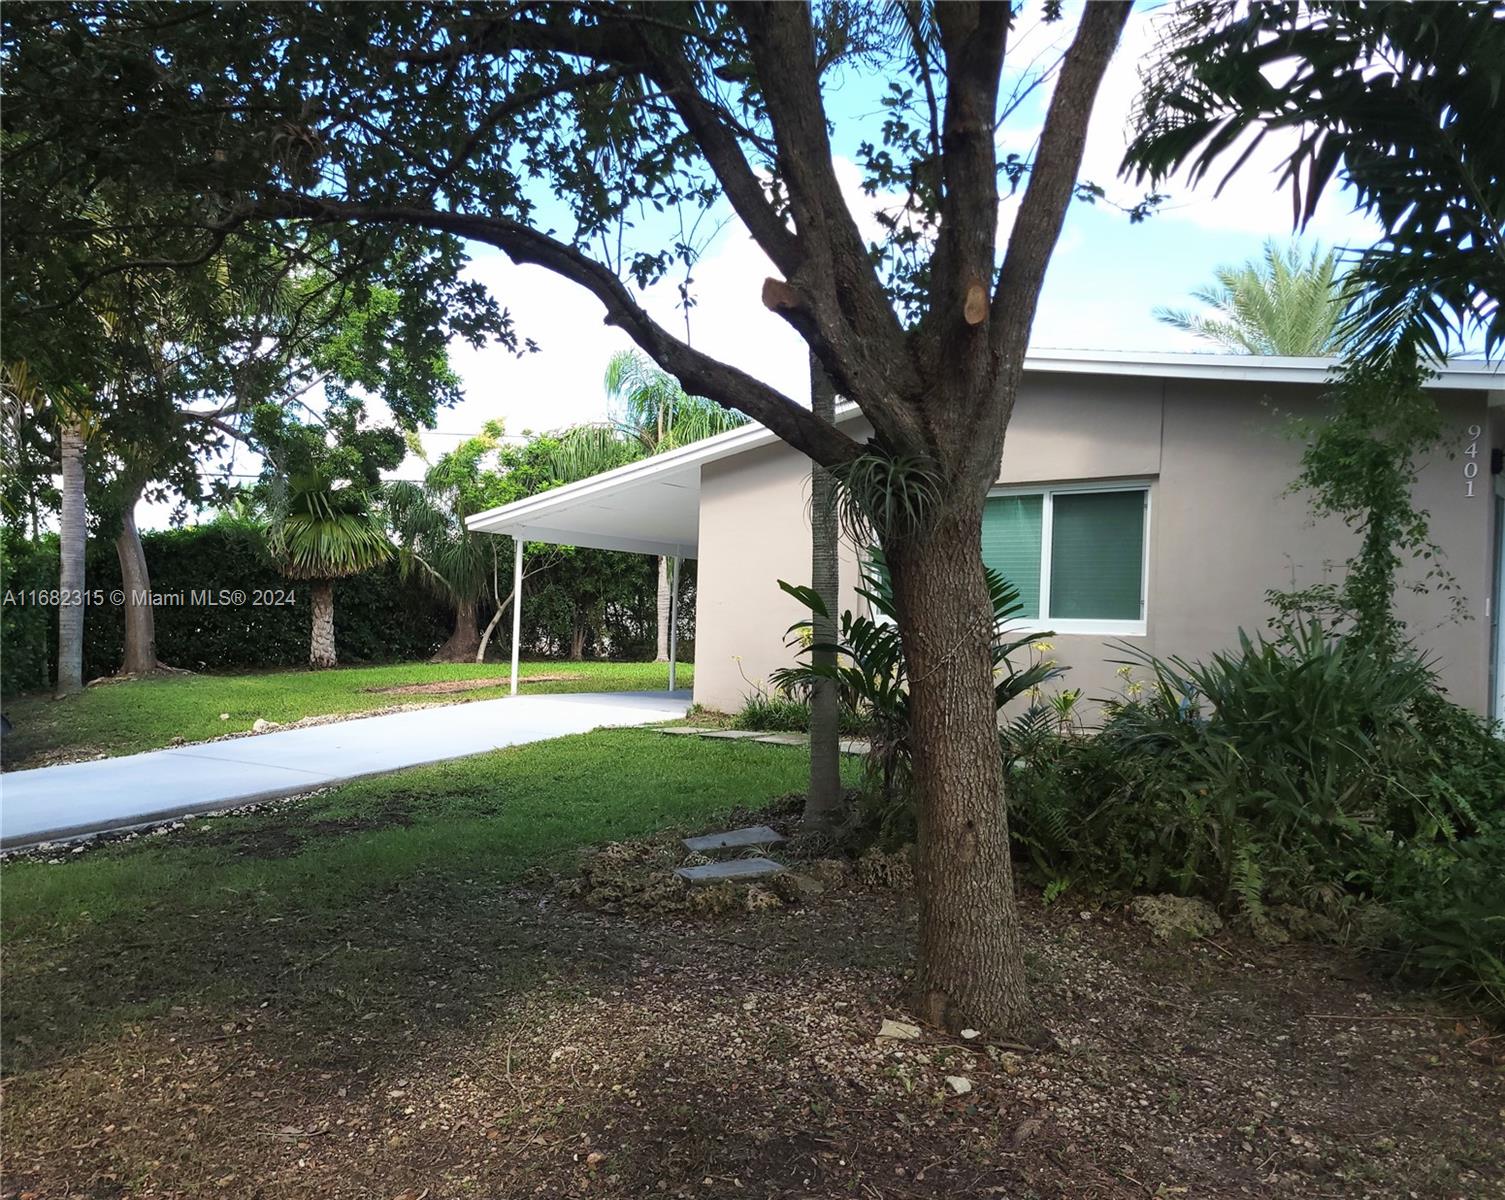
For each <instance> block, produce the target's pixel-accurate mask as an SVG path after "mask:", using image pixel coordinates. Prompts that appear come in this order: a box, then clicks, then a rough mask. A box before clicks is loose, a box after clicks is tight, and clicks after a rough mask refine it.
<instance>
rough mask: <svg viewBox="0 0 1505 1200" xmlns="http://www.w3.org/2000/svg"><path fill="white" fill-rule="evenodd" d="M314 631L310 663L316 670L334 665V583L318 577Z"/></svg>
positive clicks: (310, 641)
mask: <svg viewBox="0 0 1505 1200" xmlns="http://www.w3.org/2000/svg"><path fill="white" fill-rule="evenodd" d="M312 599H313V631H312V634H311V635H310V637H309V641H308V665H309V666H310V667H313V668H314V669H315V670H320V669H322V668H324V667H332V666H334V665H335V663H336V659H335V655H334V584H333V583H332V582H331V581H330V580H328V579H317V580H315V581H314V584H313V595H312Z"/></svg>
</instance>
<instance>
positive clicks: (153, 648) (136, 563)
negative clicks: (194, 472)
mask: <svg viewBox="0 0 1505 1200" xmlns="http://www.w3.org/2000/svg"><path fill="white" fill-rule="evenodd" d="M141 491H142V488H141V485H139V484H137V485H135V486H133V487H131V488H130V489H129V490H128V491H127V492H126V494H125V495H124V496H123V497H122V498H121V510H120V532H119V533H118V534H116V535H115V556H116V558H118V559H119V560H120V585H121V590H122V591H123V592H124V593H125V653H124V656H123V657H122V659H121V663H120V670H121V673H122V674H124V675H150V674H152V673H153V672H154V671H157V670H159V669H160V668H161V665H162V664H161V663H159V662H158V661H157V614H156V610H155V609H154V608H153V607H152V601H151V587H152V581H151V575H150V574H148V572H147V569H146V551H145V550H144V549H143V548H142V545H141V533H140V531H139V530H138V529H137V528H136V504H137V502H138V501H140V499H141Z"/></svg>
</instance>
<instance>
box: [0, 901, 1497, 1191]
mask: <svg viewBox="0 0 1505 1200" xmlns="http://www.w3.org/2000/svg"><path fill="white" fill-rule="evenodd" d="M385 911H386V912H387V914H388V917H387V920H386V922H385V923H384V924H383V927H382V928H381V929H379V930H375V929H374V930H373V931H372V933H371V938H372V942H371V944H369V945H368V944H362V943H355V944H351V943H350V942H349V941H346V940H344V939H343V938H341V939H338V940H335V939H332V940H331V941H330V944H329V945H328V947H327V949H326V950H325V951H321V952H320V953H319V954H317V955H313V954H310V955H308V956H307V957H306V958H302V957H300V959H299V960H298V961H295V962H292V963H288V962H285V961H283V957H282V956H279V955H277V954H276V953H273V952H270V951H269V950H268V949H267V947H269V946H273V945H274V944H275V943H274V941H273V942H269V941H267V938H268V936H269V935H268V934H267V933H266V931H265V929H264V928H261V927H260V926H259V924H254V923H248V924H247V926H246V928H247V930H248V931H250V930H253V929H254V930H255V931H256V932H255V934H254V935H253V936H254V940H252V941H250V942H249V943H240V944H237V945H236V946H235V947H234V950H233V953H234V954H235V956H236V961H237V962H238V963H244V961H245V959H246V957H247V955H248V954H250V955H262V954H266V955H267V957H268V960H269V962H268V965H267V966H266V968H265V979H264V981H263V984H262V987H261V994H260V996H259V997H258V1001H257V1002H253V1003H246V1004H242V1005H238V1006H236V1007H234V1008H226V1007H224V1006H222V1005H218V1004H216V1003H215V1002H214V1000H213V999H212V994H208V993H206V994H205V995H204V996H203V998H202V999H200V1000H198V1001H197V1002H192V1003H188V1002H185V1003H182V1004H180V1005H178V1006H176V1007H171V1008H161V1009H159V1010H158V1011H157V1012H156V1013H155V1014H153V1015H148V1016H143V1017H142V1018H141V1019H139V1020H133V1021H131V1022H130V1023H128V1024H125V1025H114V1026H110V1027H108V1028H99V1029H95V1030H93V1031H92V1032H90V1033H87V1034H82V1035H80V1036H79V1037H77V1038H76V1039H75V1040H74V1041H73V1042H72V1043H71V1044H70V1045H69V1048H68V1049H67V1051H66V1052H65V1053H56V1054H47V1055H31V1056H23V1063H22V1066H23V1069H22V1071H21V1073H19V1074H17V1075H15V1076H13V1077H12V1078H11V1079H9V1080H8V1081H7V1084H6V1096H5V1104H4V1111H3V1119H4V1133H5V1138H4V1143H5V1147H6V1158H7V1163H6V1180H7V1190H6V1192H5V1195H7V1196H13V1195H16V1194H18V1193H21V1192H26V1191H30V1192H32V1193H33V1194H34V1195H36V1196H37V1197H53V1196H68V1195H74V1194H82V1195H88V1196H90V1197H124V1196H131V1197H143V1198H156V1197H168V1196H174V1197H178V1196H216V1197H247V1198H250V1197H266V1196H279V1197H335V1198H344V1197H351V1198H355V1197H361V1198H368V1197H378V1198H381V1200H393V1198H396V1197H403V1198H405V1200H413V1198H415V1197H418V1196H427V1197H431V1198H434V1200H437V1198H440V1197H444V1198H446V1200H469V1198H471V1197H475V1198H477V1200H479V1198H481V1197H502V1196H505V1197H509V1198H511V1197H524V1196H548V1197H554V1196H590V1197H620V1198H623V1200H626V1198H629V1197H631V1198H637V1197H644V1196H653V1197H657V1196H665V1197H686V1198H688V1197H697V1198H698V1197H717V1198H719V1197H734V1196H735V1197H770V1198H771V1197H781V1198H783V1197H791V1198H792V1197H800V1198H805V1200H814V1198H817V1197H818V1198H822V1200H824V1198H828V1197H848V1196H850V1197H864V1198H874V1197H876V1198H879V1200H889V1198H892V1200H901V1198H912V1197H943V1196H944V1197H950V1196H964V1197H974V1196H976V1197H985V1196H996V1197H1009V1198H1020V1200H1023V1198H1025V1197H1040V1198H1046V1197H1062V1198H1065V1197H1070V1198H1072V1200H1084V1198H1085V1200H1092V1198H1113V1200H1118V1198H1124V1200H1127V1198H1129V1197H1136V1198H1139V1200H1153V1198H1156V1197H1162V1198H1166V1200H1174V1198H1177V1197H1185V1198H1187V1200H1191V1198H1194V1197H1196V1198H1200V1197H1245V1196H1249V1197H1252V1196H1259V1197H1291V1198H1292V1200H1296V1198H1298V1197H1299V1198H1300V1200H1311V1198H1313V1197H1407V1196H1415V1197H1422V1198H1444V1197H1448V1198H1450V1197H1470V1198H1478V1197H1499V1196H1505V1135H1502V1128H1501V1114H1502V1107H1505V1076H1502V1073H1501V1067H1500V1064H1499V1062H1498V1061H1497V1059H1496V1057H1495V1055H1496V1054H1497V1052H1498V1050H1499V1049H1500V1040H1499V1039H1498V1037H1495V1036H1493V1035H1492V1034H1491V1032H1490V1031H1489V1030H1488V1029H1486V1028H1484V1027H1483V1026H1481V1025H1480V1024H1479V1023H1478V1022H1476V1021H1473V1020H1471V1019H1469V1018H1467V1017H1464V1016H1462V1015H1461V1014H1457V1013H1454V1012H1450V1011H1449V1010H1448V1009H1447V1008H1445V1007H1441V1006H1439V1005H1437V1004H1436V1003H1434V1002H1432V1001H1429V1000H1427V999H1425V998H1421V997H1417V996H1413V995H1409V994H1405V993H1402V992H1398V991H1395V990H1392V989H1391V988H1389V987H1388V986H1385V985H1383V984H1381V983H1379V982H1377V981H1376V980H1375V978H1374V977H1373V976H1372V975H1371V974H1369V973H1368V971H1367V970H1366V968H1365V966H1364V964H1362V963H1361V962H1360V961H1359V960H1357V959H1356V958H1354V957H1353V956H1351V955H1349V954H1347V953H1346V952H1344V951H1341V950H1337V949H1333V948H1325V947H1312V946H1301V945H1289V946H1283V947H1279V948H1270V947H1265V946H1260V945H1256V944H1255V943H1252V942H1244V941H1241V940H1239V939H1237V938H1235V937H1232V936H1225V937H1223V938H1222V939H1220V941H1219V942H1218V943H1217V944H1216V945H1214V944H1212V943H1208V942H1196V943H1193V944H1191V945H1188V946H1174V947H1172V946H1162V945H1158V944H1156V943H1155V942H1154V941H1153V940H1152V939H1151V937H1150V935H1149V933H1148V932H1147V931H1146V930H1145V929H1143V928H1142V927H1141V926H1139V925H1137V924H1135V923H1134V922H1132V921H1131V920H1130V919H1129V918H1128V916H1127V915H1126V914H1125V913H1124V912H1122V911H1121V910H1119V909H1117V908H1108V909H1097V908H1080V909H1068V908H1066V907H1065V906H1064V905H1060V904H1058V905H1056V906H1053V907H1049V908H1046V907H1043V906H1042V905H1041V904H1040V903H1039V902H1038V900H1037V899H1036V898H1033V897H1027V898H1026V901H1025V906H1024V921H1025V932H1026V936H1027V948H1028V956H1029V961H1030V968H1031V971H1032V975H1033V979H1034V987H1035V994H1036V996H1037V1000H1038V1004H1039V1006H1040V1009H1041V1011H1042V1013H1043V1014H1045V1016H1046V1019H1047V1022H1048V1024H1049V1025H1050V1026H1051V1028H1052V1029H1053V1031H1054V1032H1055V1034H1056V1037H1057V1039H1058V1041H1059V1049H1057V1050H1055V1051H1052V1052H1049V1053H1044V1054H1020V1053H1016V1052H1014V1051H1012V1050H1010V1049H1008V1048H1007V1047H1002V1046H997V1045H993V1046H990V1045H988V1044H986V1042H985V1040H982V1039H979V1040H977V1041H970V1042H952V1041H950V1040H947V1039H942V1038H938V1037H937V1036H935V1035H932V1034H928V1033H927V1034H925V1035H923V1036H922V1037H921V1038H920V1039H919V1040H916V1041H894V1040H890V1039H883V1040H878V1039H877V1038H876V1037H875V1035H876V1034H877V1032H878V1030H879V1028H880V1026H881V1024H882V1022H883V1020H884V1019H885V1018H894V1019H900V1020H903V1019H906V1017H907V1015H906V1013H905V1010H904V1000H903V997H904V994H905V989H906V984H907V971H908V954H909V946H910V944H911V939H912V936H913V930H914V910H913V905H912V902H911V899H910V896H909V895H908V893H906V892H903V891H895V890H890V889H882V888H867V887H864V886H862V885H861V884H860V883H859V882H858V881H857V877H856V875H855V873H854V874H853V876H852V877H850V878H848V879H847V881H846V882H844V883H843V882H836V881H832V883H831V886H830V887H829V888H828V889H827V890H826V891H825V892H824V893H823V894H822V895H821V896H820V897H819V899H818V902H816V903H812V904H808V905H797V906H793V907H788V908H781V909H778V910H767V911H765V910H758V911H754V912H751V913H749V912H747V911H746V910H745V909H742V908H736V909H732V910H729V911H728V913H727V914H726V915H725V916H724V917H722V918H721V919H719V920H715V921H709V922H707V921H703V920H697V921H693V922H691V921H687V920H686V919H685V918H684V915H683V914H680V913H670V914H667V915H662V916H659V915H636V916H615V915H611V914H606V913H601V912H596V911H587V910H582V909H580V908H578V907H577V906H576V905H575V903H574V902H569V901H565V900H563V899H562V898H561V896H560V889H559V888H558V886H557V883H556V881H554V880H553V879H550V878H547V877H545V876H544V875H543V874H542V873H541V872H539V873H537V877H536V878H530V879H529V880H528V881H527V883H526V884H525V885H522V886H516V887H513V888H512V889H510V890H508V891H505V892H500V893H496V894H494V895H492V896H490V898H489V899H488V900H486V901H485V902H484V903H480V904H477V903H475V902H474V901H473V900H467V901H466V902H465V903H464V904H463V905H460V904H449V903H446V898H445V896H444V895H443V894H442V892H440V891H437V890H436V891H435V892H434V894H433V895H425V894H424V892H423V890H422V889H421V888H419V889H415V890H413V891H411V892H406V891H405V893H404V894H403V895H402V896H400V897H393V898H392V902H391V903H390V904H389V905H388V906H387V908H386V909H385ZM247 921H248V922H254V917H253V916H249V915H248V917H247ZM184 936H188V937H191V936H192V931H191V930H188V931H185V933H184ZM222 940H223V939H217V942H216V944H218V943H219V942H220V941H222ZM204 950H205V952H217V951H214V950H213V948H212V947H210V946H208V945H207V944H206V946H205V948H204ZM300 954H301V952H300ZM130 961H135V960H130ZM337 963H338V964H341V967H340V970H341V971H342V973H340V974H330V972H333V971H334V970H335V967H334V964H337ZM67 965H68V967H69V969H70V970H72V971H74V972H75V973H76V972H77V971H78V970H80V969H82V968H84V967H85V966H86V965H87V964H86V963H83V962H80V961H79V960H78V959H76V958H75V959H71V960H70V961H69V963H68V964H67ZM336 980H337V981H338V983H337V984H336V982H335V981H336ZM137 986H138V987H139V986H140V985H139V984H138V985H137ZM141 998H142V999H143V1000H144V1001H149V1000H150V998H151V997H150V995H149V994H148V993H144V994H143V995H142V997H141ZM84 1028H86V1029H87V1026H86V1025H85V1026H84ZM28 1058H29V1060H30V1061H25V1060H26V1059H28ZM12 1061H13V1062H14V1061H15V1060H14V1058H13V1059H12ZM948 1077H949V1078H952V1079H962V1080H965V1081H966V1082H967V1083H968V1084H969V1085H970V1087H969V1090H966V1091H965V1093H964V1094H958V1092H957V1085H954V1084H949V1083H948V1082H947V1080H948Z"/></svg>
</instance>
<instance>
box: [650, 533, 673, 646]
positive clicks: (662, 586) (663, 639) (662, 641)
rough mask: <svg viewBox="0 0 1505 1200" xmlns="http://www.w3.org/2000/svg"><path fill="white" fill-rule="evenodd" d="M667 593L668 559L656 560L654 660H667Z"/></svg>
mask: <svg viewBox="0 0 1505 1200" xmlns="http://www.w3.org/2000/svg"><path fill="white" fill-rule="evenodd" d="M671 599H672V598H671V596H670V594H669V560H668V559H667V558H660V559H659V560H658V649H657V651H656V652H655V654H654V661H655V662H668V661H669V614H670V611H671V609H672V607H673V605H672V603H671Z"/></svg>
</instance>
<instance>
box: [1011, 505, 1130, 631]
mask: <svg viewBox="0 0 1505 1200" xmlns="http://www.w3.org/2000/svg"><path fill="white" fill-rule="evenodd" d="M1153 482H1154V481H1153V480H1150V479H1115V480H1113V481H1112V482H1107V481H1105V480H1093V481H1092V482H1090V483H1050V484H1039V483H1037V484H1032V485H1030V484H1023V485H1019V486H1014V485H1009V486H1007V487H994V488H990V489H989V491H988V499H990V500H991V499H993V498H994V497H997V496H1039V497H1040V498H1041V501H1040V615H1039V616H1038V617H1028V618H1024V619H1023V620H1021V621H1019V622H1018V623H1017V624H1014V625H1011V626H1009V632H1010V633H1013V634H1025V633H1046V632H1050V633H1059V634H1081V635H1087V636H1094V637H1144V636H1145V635H1146V634H1147V633H1148V631H1149V604H1150V530H1151V523H1150V508H1151V504H1152V503H1153V491H1154V488H1153V486H1152V485H1153ZM1084 492H1143V493H1144V537H1143V538H1142V539H1141V543H1142V547H1141V561H1140V564H1139V571H1140V575H1139V620H1137V621H1112V620H1098V619H1095V618H1089V617H1061V618H1059V619H1052V618H1051V616H1050V565H1051V564H1050V552H1051V542H1052V541H1054V533H1055V497H1056V496H1057V495H1060V494H1062V493H1070V494H1072V495H1081V494H1082V493H1084Z"/></svg>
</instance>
